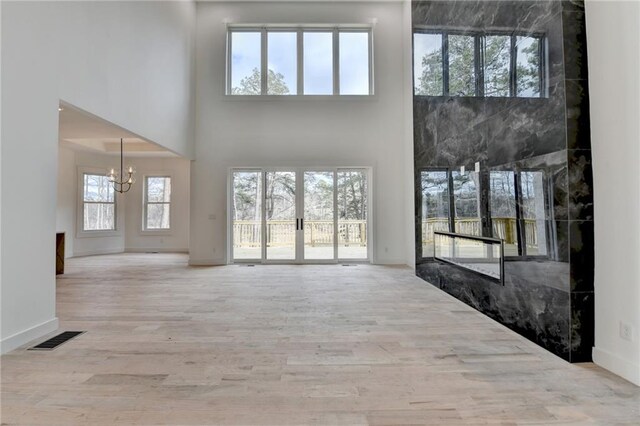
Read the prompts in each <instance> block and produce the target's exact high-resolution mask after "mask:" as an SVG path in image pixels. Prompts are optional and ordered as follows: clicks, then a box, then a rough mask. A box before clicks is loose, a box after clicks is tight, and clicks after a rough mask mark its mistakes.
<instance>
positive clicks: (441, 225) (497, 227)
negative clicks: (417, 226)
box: [422, 217, 538, 246]
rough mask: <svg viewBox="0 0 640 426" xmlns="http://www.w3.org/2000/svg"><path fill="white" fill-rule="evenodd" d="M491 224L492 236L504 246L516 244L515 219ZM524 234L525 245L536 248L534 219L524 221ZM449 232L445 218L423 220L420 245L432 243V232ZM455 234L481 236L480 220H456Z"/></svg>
mask: <svg viewBox="0 0 640 426" xmlns="http://www.w3.org/2000/svg"><path fill="white" fill-rule="evenodd" d="M491 222H492V224H493V236H494V237H495V238H500V239H502V240H504V242H505V244H517V242H518V231H517V227H516V219H515V218H512V217H494V218H492V219H491ZM524 228H525V234H526V239H527V244H528V245H530V246H537V244H538V226H537V223H536V221H535V219H525V221H524ZM434 231H441V232H448V231H449V219H448V218H446V217H436V218H430V219H425V220H423V221H422V244H423V245H426V244H431V243H433V232H434ZM456 233H458V234H467V235H482V229H481V225H480V219H476V218H473V219H456Z"/></svg>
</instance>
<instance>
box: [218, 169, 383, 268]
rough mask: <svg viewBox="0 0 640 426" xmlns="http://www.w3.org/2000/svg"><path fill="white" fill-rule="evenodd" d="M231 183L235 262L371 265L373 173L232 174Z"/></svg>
mask: <svg viewBox="0 0 640 426" xmlns="http://www.w3.org/2000/svg"><path fill="white" fill-rule="evenodd" d="M229 182H230V191H229V192H230V206H229V218H230V220H229V225H228V226H229V235H230V238H229V241H230V247H229V251H230V256H229V258H230V259H231V261H232V262H234V263H238V262H250V263H256V262H260V263H337V262H345V261H349V262H354V261H358V262H367V261H369V259H370V249H369V247H370V241H371V235H370V233H371V227H370V226H369V218H370V216H371V215H370V210H369V209H370V205H371V196H370V194H371V184H370V182H371V179H370V169H368V168H362V167H360V168H358V167H354V168H340V167H333V168H327V167H323V168H268V169H267V168H257V169H251V168H247V169H232V170H231V171H230V179H229Z"/></svg>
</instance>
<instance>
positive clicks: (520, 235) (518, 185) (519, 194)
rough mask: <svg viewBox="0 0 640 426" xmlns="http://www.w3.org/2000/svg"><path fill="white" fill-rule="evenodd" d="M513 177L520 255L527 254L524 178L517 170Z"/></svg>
mask: <svg viewBox="0 0 640 426" xmlns="http://www.w3.org/2000/svg"><path fill="white" fill-rule="evenodd" d="M513 179H514V180H515V182H514V183H513V187H514V191H515V193H516V238H517V239H518V256H526V255H527V251H526V247H525V246H526V244H527V241H526V238H525V235H524V234H523V232H522V226H521V222H522V220H521V219H522V216H523V215H522V208H523V204H522V186H521V184H522V179H521V178H520V172H516V173H514V174H513Z"/></svg>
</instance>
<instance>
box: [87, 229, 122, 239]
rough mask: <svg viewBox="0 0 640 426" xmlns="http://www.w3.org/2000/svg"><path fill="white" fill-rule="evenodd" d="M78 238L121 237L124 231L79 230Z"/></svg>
mask: <svg viewBox="0 0 640 426" xmlns="http://www.w3.org/2000/svg"><path fill="white" fill-rule="evenodd" d="M76 236H77V237H78V238H104V237H121V236H122V232H120V231H118V230H117V229H116V230H105V231H78V233H77V235H76Z"/></svg>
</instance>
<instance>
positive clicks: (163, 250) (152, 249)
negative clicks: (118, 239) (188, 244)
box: [124, 247, 189, 253]
mask: <svg viewBox="0 0 640 426" xmlns="http://www.w3.org/2000/svg"><path fill="white" fill-rule="evenodd" d="M124 252H125V253H151V252H157V253H189V249H188V248H167V247H162V248H158V247H148V248H127V249H125V251H124Z"/></svg>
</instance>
